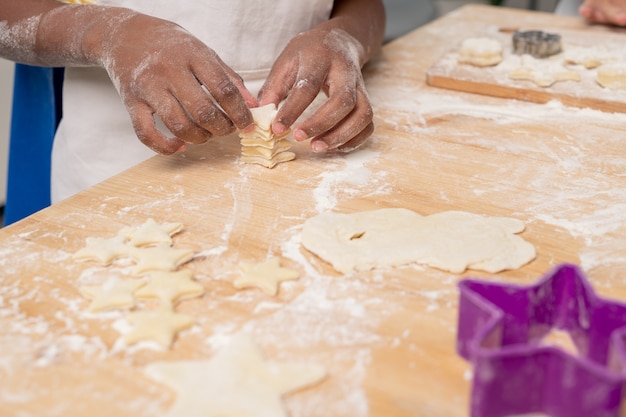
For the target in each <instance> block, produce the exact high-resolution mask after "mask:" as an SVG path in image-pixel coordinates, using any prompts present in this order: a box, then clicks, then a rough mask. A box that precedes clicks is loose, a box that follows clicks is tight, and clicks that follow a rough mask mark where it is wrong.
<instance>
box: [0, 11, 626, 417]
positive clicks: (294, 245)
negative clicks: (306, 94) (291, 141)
mask: <svg viewBox="0 0 626 417" xmlns="http://www.w3.org/2000/svg"><path fill="white" fill-rule="evenodd" d="M527 25H528V26H532V27H545V28H546V29H551V30H555V31H556V30H558V29H559V28H564V29H580V30H589V31H594V32H596V31H602V30H608V29H606V28H603V27H587V26H586V25H585V23H584V22H582V21H581V20H579V19H576V18H565V17H557V16H554V15H551V14H544V13H536V12H529V11H521V10H512V9H506V8H495V7H489V6H467V7H464V8H462V9H459V10H457V11H454V12H452V13H451V14H448V15H446V16H444V17H443V18H441V19H438V20H436V21H435V22H433V23H432V24H429V25H426V26H424V27H422V28H420V29H418V30H417V31H415V32H412V33H411V34H409V35H407V36H405V37H403V38H401V39H398V40H396V41H394V42H392V43H390V44H387V45H386V46H385V47H384V48H383V51H382V52H381V53H380V55H379V56H378V57H377V58H376V59H375V60H374V61H373V62H372V63H371V64H370V65H368V66H367V68H366V69H365V73H366V81H367V86H368V89H369V90H368V91H369V94H370V96H371V101H372V103H373V107H374V110H375V113H376V116H375V123H376V131H375V133H374V135H373V136H372V138H371V140H370V141H369V142H368V144H367V146H365V147H364V148H363V149H361V150H359V151H358V152H354V153H352V154H350V155H339V156H333V157H320V156H317V155H314V154H312V153H310V152H309V151H308V150H307V146H306V145H297V146H295V151H296V153H297V159H296V160H295V161H293V162H289V163H285V164H281V165H279V166H277V167H276V168H274V169H273V170H267V169H265V168H263V167H260V166H256V165H254V166H253V165H243V164H241V163H240V162H239V161H238V155H239V144H238V141H237V139H236V138H232V137H231V138H226V139H220V140H215V141H212V142H211V143H209V144H207V145H204V146H201V147H197V148H195V149H193V150H191V151H189V152H188V153H187V154H185V155H179V156H175V157H160V156H159V157H155V158H153V159H151V160H149V161H146V162H145V163H143V164H141V165H139V166H136V167H134V168H132V169H131V170H129V171H127V172H125V173H123V174H121V175H119V176H116V177H114V178H112V179H110V180H108V181H106V182H104V183H102V184H99V185H97V186H95V187H93V188H91V189H89V190H87V191H85V192H83V193H80V194H78V195H76V196H74V197H72V198H70V199H68V200H66V201H64V202H62V203H59V204H57V205H54V206H52V207H50V208H48V209H45V210H43V211H41V212H39V213H36V214H35V215H32V216H31V217H29V218H27V219H25V220H23V221H21V222H18V223H16V224H14V225H12V226H9V227H6V228H4V229H2V230H0V253H1V254H2V256H1V257H0V263H1V265H0V415H2V416H5V417H8V416H29V415H33V416H39V417H41V416H90V417H95V416H112V415H115V416H120V417H122V416H133V417H138V416H158V415H162V414H163V413H164V412H165V410H166V409H167V408H168V407H169V406H171V404H172V403H173V401H174V400H175V394H174V392H173V391H172V390H171V389H169V388H168V387H165V386H163V385H160V384H158V383H156V382H154V381H153V380H151V379H150V378H148V377H147V376H145V374H144V372H143V367H144V366H145V365H146V364H148V363H150V362H152V361H155V360H181V359H202V358H209V357H211V356H212V355H213V354H214V353H215V352H216V351H217V350H218V349H219V348H221V347H222V346H223V345H224V343H225V341H226V340H228V337H229V336H230V335H232V334H234V333H236V332H238V331H246V332H248V333H250V334H252V335H253V337H254V338H255V340H256V342H257V344H258V345H259V346H260V348H261V349H262V350H263V352H264V354H265V356H266V357H267V358H269V359H273V360H279V361H281V360H297V361H310V362H315V363H319V364H322V365H324V366H326V367H327V369H328V371H329V377H328V378H327V379H326V380H325V381H324V382H323V383H321V384H319V385H317V386H315V387H313V388H310V389H306V390H303V391H301V392H298V393H295V394H291V395H289V396H287V397H286V398H285V405H286V407H287V410H288V412H289V415H290V416H292V417H305V416H351V417H360V416H380V417H383V416H384V417H391V416H394V417H395V416H398V417H399V416H433V417H434V416H446V417H454V416H466V415H467V414H468V403H469V387H470V379H471V367H470V366H469V365H468V364H467V363H466V362H465V361H464V360H463V359H461V358H460V357H459V356H458V355H457V354H456V352H455V334H456V322H457V317H456V314H457V309H456V306H457V298H458V292H457V286H456V284H457V282H458V281H459V280H460V279H461V278H463V277H466V276H472V277H481V278H485V279H490V280H498V281H504V282H516V283H533V282H534V281H535V280H536V279H538V278H539V277H540V276H541V275H542V274H543V273H545V272H546V271H548V270H549V269H550V268H552V267H553V266H555V265H557V264H559V263H562V262H572V263H576V264H579V265H581V267H582V268H584V270H585V272H586V273H587V275H588V277H589V279H590V280H591V282H592V284H593V285H594V287H595V288H596V290H597V291H598V292H599V293H600V294H603V295H606V296H610V297H614V298H618V299H623V300H626V137H625V136H626V116H625V115H623V114H610V113H603V112H600V111H597V110H591V109H575V108H568V107H565V106H563V105H562V104H560V103H558V102H550V103H547V104H534V103H527V102H522V101H515V100H506V99H500V98H493V97H486V96H481V95H477V94H469V93H459V92H453V91H448V90H444V89H438V88H434V87H430V86H427V85H425V73H426V71H427V69H428V68H429V67H430V66H431V65H433V64H434V63H435V62H436V61H437V59H438V58H439V57H440V56H441V55H442V54H443V53H445V52H446V51H447V50H449V49H450V48H451V47H452V46H454V45H456V44H458V42H460V41H461V40H462V39H464V38H466V37H468V36H471V35H472V34H474V33H477V32H481V31H484V30H485V29H488V28H495V29H497V28H498V27H503V26H506V27H520V28H523V27H524V26H527ZM624 36H626V35H624ZM382 207H405V208H408V209H411V210H414V211H416V212H418V213H420V214H423V215H427V214H432V213H437V212H441V211H445V210H465V211H470V212H474V213H478V214H484V215H494V216H506V217H514V218H518V219H521V220H523V221H524V222H525V223H526V224H527V229H526V231H525V232H523V233H522V235H521V236H522V237H524V238H525V239H526V240H528V241H530V242H531V243H533V244H534V245H535V247H536V249H537V258H536V259H535V260H534V261H533V262H531V263H530V264H528V265H526V266H524V267H523V268H521V269H519V270H514V271H507V272H503V273H499V274H495V275H493V274H486V273H481V272H476V271H467V272H466V273H465V274H462V275H456V274H451V273H446V272H443V271H440V270H436V269H433V268H428V267H425V266H420V265H409V266H404V267H398V268H388V269H379V270H374V271H370V272H365V273H355V274H352V275H348V276H345V275H341V274H338V273H336V272H335V271H334V270H333V269H332V268H331V267H330V266H329V265H327V264H325V263H324V262H323V261H321V260H319V259H318V258H316V257H315V256H313V255H312V254H310V253H308V252H307V251H306V250H304V249H302V248H301V246H300V231H301V227H302V224H303V222H304V221H305V220H306V219H308V218H309V217H312V216H314V215H316V214H318V213H321V212H325V211H337V212H354V211H358V210H369V209H376V208H382ZM148 218H153V219H155V220H156V221H159V222H174V221H176V222H181V223H183V224H184V226H185V230H184V231H183V232H182V233H181V234H179V235H177V236H176V237H175V246H176V247H185V248H191V249H193V250H194V251H195V252H196V253H197V256H196V258H195V259H194V260H193V261H191V262H190V263H189V264H187V265H186V266H185V268H189V269H191V270H192V271H194V273H195V274H196V277H197V279H198V281H199V282H201V283H202V285H203V286H204V287H205V289H206V294H205V295H204V296H203V297H202V298H198V299H193V300H189V301H184V302H182V303H180V304H179V305H178V307H177V310H178V311H181V312H184V313H187V314H190V315H193V316H194V317H195V318H196V319H197V324H196V325H195V326H194V327H193V328H192V329H190V330H187V331H184V332H182V333H181V334H179V337H178V338H177V339H176V341H175V343H174V345H173V347H172V349H171V350H162V349H161V350H159V349H155V348H153V346H152V345H151V344H145V343H144V344H139V345H135V346H130V347H127V346H125V345H124V344H123V343H122V342H121V339H120V332H119V331H118V329H120V328H123V317H124V314H123V313H121V312H112V313H103V314H90V313H88V312H87V310H86V308H87V305H88V300H86V299H84V298H83V297H82V296H81V295H80V293H79V292H78V289H79V287H80V286H82V285H85V284H87V283H93V282H99V280H102V279H103V278H104V277H105V276H106V274H107V273H111V270H117V271H122V272H123V271H124V268H128V265H127V264H123V263H122V264H115V265H114V266H113V267H111V268H108V269H107V268H104V267H99V266H97V265H96V264H95V263H90V262H77V261H74V260H73V259H72V254H73V253H74V252H75V251H77V250H78V249H80V248H81V247H82V246H83V245H84V243H85V239H86V238H87V237H110V236H113V235H115V234H116V233H117V232H118V231H119V230H120V229H121V228H123V227H127V226H138V225H140V224H142V223H143V222H144V221H146V220H147V219H148ZM271 256H279V257H280V258H281V262H282V265H283V266H286V267H289V268H292V269H295V270H297V271H298V272H300V274H301V277H300V279H299V280H297V281H291V282H286V283H284V284H283V285H282V286H281V289H280V292H279V294H278V296H276V297H272V296H268V295H266V294H264V293H263V292H261V291H259V290H255V289H249V290H236V289H235V288H234V287H233V284H232V281H233V280H234V279H235V278H236V277H238V276H239V266H238V265H239V263H240V262H242V261H247V262H258V261H262V260H265V259H268V258H269V257H271ZM207 395H210V394H207ZM244 400H245V399H244Z"/></svg>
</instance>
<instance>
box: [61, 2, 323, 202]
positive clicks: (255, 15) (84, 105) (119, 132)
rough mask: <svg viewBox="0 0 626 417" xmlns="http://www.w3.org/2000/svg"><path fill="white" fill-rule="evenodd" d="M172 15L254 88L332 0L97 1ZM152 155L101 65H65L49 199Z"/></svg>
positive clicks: (141, 10) (148, 12)
mask: <svg viewBox="0 0 626 417" xmlns="http://www.w3.org/2000/svg"><path fill="white" fill-rule="evenodd" d="M92 3H97V4H100V5H109V6H123V7H127V8H131V9H134V10H137V11H139V12H142V13H145V14H149V15H152V16H156V17H159V18H162V19H167V20H170V21H173V22H176V23H177V24H179V25H180V26H182V27H184V28H185V29H187V30H188V31H189V32H191V33H192V34H193V35H194V36H196V37H197V38H199V39H200V40H202V41H203V42H204V43H205V44H206V45H208V46H209V47H210V48H212V49H213V50H215V51H216V52H217V54H218V55H219V56H220V58H221V59H222V60H223V61H224V62H225V63H226V64H227V65H228V66H230V67H231V68H232V69H233V70H235V71H236V72H238V73H239V74H240V75H241V76H242V77H243V78H244V81H245V82H246V86H247V87H248V89H249V90H250V91H251V92H252V93H253V94H256V92H257V91H258V89H259V88H260V87H261V85H262V83H263V80H264V78H265V77H266V76H267V74H268V72H269V70H270V68H271V66H272V64H273V62H274V60H275V59H276V57H277V56H278V54H279V53H280V52H281V51H282V49H283V48H284V47H285V45H286V44H287V42H289V40H290V39H291V38H293V37H294V36H295V35H297V34H298V33H300V32H303V31H305V30H307V29H309V28H311V27H313V26H315V25H316V24H318V23H321V22H323V21H325V20H327V19H328V18H329V16H330V12H331V10H332V5H333V1H332V0H247V1H246V0H221V1H220V0H205V1H197V0H177V1H173V0H97V1H92ZM153 155H154V152H153V151H151V150H150V149H149V148H147V147H146V146H145V145H144V144H143V143H141V142H140V141H139V139H137V137H136V135H135V132H134V130H133V128H132V125H131V123H130V117H129V115H128V113H127V111H126V108H125V107H124V104H123V103H122V100H121V98H120V97H119V95H118V93H117V91H116V90H115V88H114V87H113V84H112V83H111V81H110V80H109V77H108V75H107V73H106V72H105V71H104V70H103V69H101V68H67V69H66V71H65V81H64V86H63V119H62V120H61V123H60V125H59V128H58V130H57V133H56V136H55V140H54V146H53V151H52V180H51V193H52V202H53V203H54V202H57V201H60V200H62V199H64V198H66V197H69V196H71V195H73V194H75V193H77V192H79V191H81V190H83V189H85V188H88V187H90V186H92V185H95V184H96V183H98V182H100V181H102V180H104V179H106V178H109V177H111V176H112V175H115V174H117V173H119V172H122V171H124V170H126V169H128V168H130V167H132V166H134V165H136V164H137V163H139V162H141V161H144V160H145V159H147V158H149V157H151V156H153Z"/></svg>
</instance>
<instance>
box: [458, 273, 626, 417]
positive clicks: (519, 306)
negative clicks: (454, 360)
mask: <svg viewBox="0 0 626 417" xmlns="http://www.w3.org/2000/svg"><path fill="white" fill-rule="evenodd" d="M459 289H460V300H459V321H458V333H457V350H458V352H459V354H460V355H461V356H462V357H463V358H465V359H467V360H468V361H469V362H471V363H472V365H473V381H472V393H471V414H470V415H471V417H500V416H512V415H520V414H527V413H545V414H548V415H550V416H552V417H618V416H619V415H620V407H621V404H622V397H623V395H624V388H625V382H626V370H625V367H626V349H625V341H626V304H623V303H618V302H615V301H611V300H607V299H603V298H601V297H599V296H598V295H597V294H595V292H594V290H593V288H592V287H591V285H590V284H589V282H588V281H587V279H586V277H585V276H584V274H583V273H582V271H581V270H580V269H579V268H578V267H577V266H575V265H570V264H563V265H559V266H557V267H556V268H554V269H552V270H551V271H550V272H548V273H547V274H546V275H544V276H543V277H542V278H541V279H539V280H538V281H537V282H536V283H535V284H533V285H528V286H521V285H511V284H502V283H494V282H486V281H479V280H473V279H464V280H462V281H461V282H460V283H459ZM553 329H558V330H562V331H565V332H567V333H569V336H570V338H571V339H572V341H573V342H574V344H575V345H576V348H577V350H578V353H579V354H578V355H574V354H571V353H568V352H566V351H565V350H563V349H561V348H559V347H556V346H551V345H548V344H545V343H541V339H542V338H543V337H544V336H546V335H547V334H548V333H550V331H552V330H553Z"/></svg>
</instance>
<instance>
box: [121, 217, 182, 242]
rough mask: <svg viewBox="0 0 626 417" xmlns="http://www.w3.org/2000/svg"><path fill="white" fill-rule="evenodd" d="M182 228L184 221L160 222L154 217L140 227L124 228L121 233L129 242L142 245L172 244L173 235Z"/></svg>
mask: <svg viewBox="0 0 626 417" xmlns="http://www.w3.org/2000/svg"><path fill="white" fill-rule="evenodd" d="M182 230H183V225H182V223H162V224H159V223H157V222H155V221H154V220H153V219H148V220H146V222H145V223H144V224H142V225H141V226H139V227H127V228H124V229H122V230H121V231H120V233H119V234H120V235H122V236H124V237H125V238H126V239H128V244H130V245H132V246H137V247H141V246H151V245H156V244H161V243H165V244H168V245H172V236H174V235H175V234H176V233H179V232H180V231H182Z"/></svg>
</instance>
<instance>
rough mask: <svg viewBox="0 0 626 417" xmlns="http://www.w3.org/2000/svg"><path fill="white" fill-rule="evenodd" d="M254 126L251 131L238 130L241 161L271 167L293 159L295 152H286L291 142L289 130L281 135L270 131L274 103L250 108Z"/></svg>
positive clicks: (273, 115)
mask: <svg viewBox="0 0 626 417" xmlns="http://www.w3.org/2000/svg"><path fill="white" fill-rule="evenodd" d="M250 111H251V112H252V117H253V118H254V124H255V127H254V129H253V130H252V131H251V132H240V133H239V137H240V139H241V161H242V162H244V163H252V164H259V165H263V166H264V167H266V168H273V167H274V166H276V165H277V164H279V163H281V162H287V161H291V160H292V159H295V157H296V154H295V153H293V152H288V150H289V149H291V142H289V141H288V140H287V139H285V138H286V137H287V135H288V134H289V131H287V132H285V133H284V134H281V135H276V134H275V133H274V132H272V127H271V125H272V121H273V120H274V118H275V117H276V114H277V113H278V109H277V108H276V105H274V104H271V103H270V104H268V105H266V106H262V107H256V108H253V109H250Z"/></svg>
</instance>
